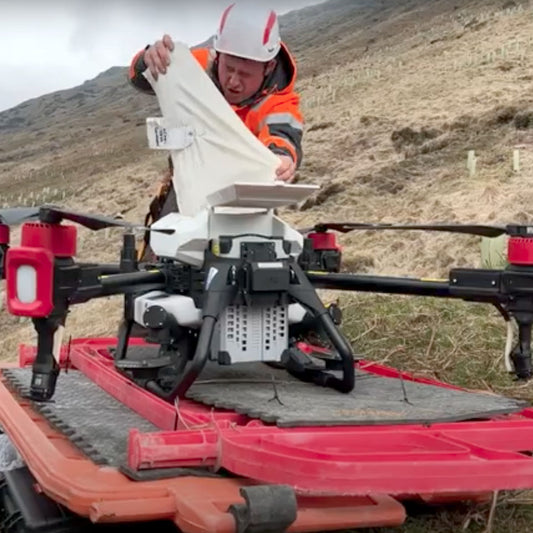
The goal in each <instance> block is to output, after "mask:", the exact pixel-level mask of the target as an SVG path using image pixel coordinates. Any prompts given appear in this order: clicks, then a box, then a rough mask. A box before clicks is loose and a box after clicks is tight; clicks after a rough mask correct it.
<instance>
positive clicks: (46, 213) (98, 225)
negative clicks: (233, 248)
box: [0, 206, 175, 235]
mask: <svg viewBox="0 0 533 533" xmlns="http://www.w3.org/2000/svg"><path fill="white" fill-rule="evenodd" d="M38 214H39V219H40V220H41V221H42V222H48V223H52V224H54V223H58V222H61V220H70V221H71V222H75V223H76V224H80V225H81V226H84V227H86V228H89V229H92V230H95V231H98V230H101V229H106V228H114V227H120V228H128V229H138V230H142V231H157V232H159V233H165V234H167V235H171V234H173V233H174V232H175V230H173V229H159V228H158V229H155V228H147V227H145V226H143V225H141V224H134V223H132V222H126V221H125V220H119V219H116V218H111V217H107V216H104V215H92V214H87V213H79V212H77V211H71V210H69V209H63V208H61V207H55V206H42V207H41V208H40V209H39V210H38ZM0 215H1V211H0Z"/></svg>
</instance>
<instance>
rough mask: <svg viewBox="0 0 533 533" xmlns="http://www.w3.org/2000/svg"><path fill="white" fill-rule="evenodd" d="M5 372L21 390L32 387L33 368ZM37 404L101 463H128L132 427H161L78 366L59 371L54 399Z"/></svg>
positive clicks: (115, 464)
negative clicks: (127, 404) (92, 378)
mask: <svg viewBox="0 0 533 533" xmlns="http://www.w3.org/2000/svg"><path fill="white" fill-rule="evenodd" d="M3 374H4V376H5V377H6V378H7V379H8V380H9V382H11V384H12V385H13V386H14V387H15V388H16V389H17V390H18V391H19V392H20V393H21V394H24V393H25V391H28V390H29V386H30V382H31V368H15V369H9V370H4V371H3ZM33 405H34V407H35V409H36V410H37V411H39V412H40V413H41V414H42V415H43V416H45V418H47V419H48V420H49V421H50V422H51V423H52V424H53V425H55V426H56V427H57V429H58V430H59V431H61V432H62V433H64V434H65V435H66V436H67V437H69V439H70V440H71V441H72V443H73V444H75V445H76V446H77V447H78V448H79V449H80V450H81V451H83V452H84V453H85V454H86V455H88V456H89V457H90V458H91V459H92V460H93V461H94V462H95V463H97V464H109V465H111V466H116V467H120V466H123V465H124V464H126V462H127V446H128V433H129V430H130V428H137V429H138V430H139V431H142V432H152V431H158V428H157V427H156V426H154V425H153V424H151V423H150V422H148V421H147V420H146V419H144V418H142V417H141V416H139V415H138V414H137V413H135V412H134V411H132V410H131V409H129V408H128V407H126V406H125V405H123V404H122V403H120V402H119V401H117V400H115V399H114V398H113V397H112V396H110V395H109V394H107V393H106V392H105V391H103V390H102V389H101V388H100V387H99V386H98V385H96V384H95V383H93V382H92V381H91V380H89V379H88V378H87V377H86V376H85V375H84V374H82V373H81V372H78V371H75V370H69V371H68V372H67V373H65V372H61V373H60V374H59V376H58V379H57V386H56V390H55V394H54V396H53V398H52V400H51V401H49V402H33Z"/></svg>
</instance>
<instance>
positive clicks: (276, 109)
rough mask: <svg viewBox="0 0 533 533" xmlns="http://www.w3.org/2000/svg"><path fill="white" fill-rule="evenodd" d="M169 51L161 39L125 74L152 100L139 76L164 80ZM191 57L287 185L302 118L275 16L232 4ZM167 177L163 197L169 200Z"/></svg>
mask: <svg viewBox="0 0 533 533" xmlns="http://www.w3.org/2000/svg"><path fill="white" fill-rule="evenodd" d="M173 48H174V43H173V41H172V38H171V37H170V36H169V35H164V36H163V38H162V39H161V40H159V41H157V42H156V43H155V44H153V45H151V46H147V47H146V48H145V49H144V50H141V51H140V52H138V53H137V54H136V55H135V57H134V58H133V60H132V63H131V67H130V71H129V77H130V81H131V82H132V83H133V85H134V86H135V87H136V88H138V89H139V90H141V91H144V92H147V93H151V94H153V89H152V88H151V86H150V84H149V82H148V81H147V80H146V78H145V77H144V76H143V75H142V73H143V72H144V71H145V70H146V69H149V70H150V72H151V74H152V75H153V76H154V78H156V79H157V77H158V76H159V75H164V74H165V73H166V68H167V66H168V65H169V64H170V51H172V50H173ZM192 54H193V55H194V57H195V58H196V60H197V61H198V62H199V63H200V65H201V66H202V67H203V68H204V70H205V71H206V73H207V74H208V75H209V77H210V78H211V80H212V81H213V83H214V84H215V85H216V86H217V88H218V89H219V90H220V92H221V93H222V94H223V96H224V97H225V99H226V100H227V102H228V103H229V104H230V105H231V107H232V108H233V110H234V111H235V112H236V113H237V115H238V116H239V117H240V118H241V119H242V121H243V122H244V124H245V125H246V126H247V127H248V128H249V130H250V131H251V132H252V133H253V134H254V135H255V136H256V137H257V138H258V139H259V140H260V141H261V142H262V143H263V144H264V145H265V146H266V147H268V148H269V149H270V150H271V151H272V152H273V153H275V154H277V155H278V156H279V159H280V165H279V167H278V169H277V176H276V177H277V179H279V180H282V181H285V182H292V181H293V180H294V176H295V172H296V169H297V168H298V166H299V165H300V163H301V160H302V147H301V144H302V122H303V118H302V114H301V111H300V109H299V95H298V94H297V93H296V92H295V90H294V86H295V82H296V64H295V61H294V59H293V58H292V56H291V54H290V52H289V50H288V48H287V46H286V45H285V44H284V43H283V42H282V41H281V38H280V33H279V23H278V17H277V15H276V13H275V12H274V11H273V10H271V9H268V8H264V7H260V6H258V5H256V3H255V2H244V3H234V4H232V5H230V6H229V7H227V8H226V9H225V11H224V12H223V14H222V17H221V19H220V24H219V27H218V31H217V33H216V35H215V38H214V42H213V47H212V48H197V49H193V50H192ZM169 176H171V172H170V173H167V192H170V193H171V194H172V195H174V194H175V193H174V191H168V188H169V187H170V188H171V185H170V183H169V181H170V180H169ZM165 203H167V202H166V201H165ZM172 203H175V200H174V201H173V202H172ZM166 210H167V209H165V211H166ZM159 215H160V216H162V213H159ZM152 218H153V217H152Z"/></svg>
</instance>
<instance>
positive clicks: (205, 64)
mask: <svg viewBox="0 0 533 533" xmlns="http://www.w3.org/2000/svg"><path fill="white" fill-rule="evenodd" d="M145 50H146V48H145V49H143V50H141V51H140V52H138V53H137V54H136V55H135V57H134V58H133V60H132V62H131V66H130V70H129V78H130V81H131V82H132V84H133V85H134V86H135V87H136V88H137V89H139V90H141V91H144V92H147V93H150V94H154V91H153V89H152V87H151V85H150V83H149V82H148V80H147V79H146V78H145V77H144V76H143V75H142V73H143V72H144V71H145V70H146V64H145V62H144V59H143V58H144V51H145ZM191 53H192V54H193V55H194V57H195V58H196V60H197V61H198V62H199V63H200V65H201V66H202V68H203V69H204V70H205V71H206V73H207V74H208V75H209V77H210V78H211V80H212V81H213V83H215V85H216V86H217V87H219V88H220V84H219V81H218V74H217V70H218V68H217V55H216V52H215V51H214V50H212V49H210V48H197V49H192V50H191ZM277 60H278V61H277V66H276V68H275V69H274V70H273V72H272V73H271V74H270V75H269V76H268V77H267V78H266V79H265V81H264V83H263V85H262V87H261V89H260V90H259V91H258V92H257V93H256V94H255V95H254V96H252V97H251V98H249V99H248V100H247V101H245V102H241V103H240V104H239V105H232V106H231V107H232V108H233V109H234V111H235V112H236V113H237V115H238V116H239V117H240V118H241V120H242V121H243V122H244V124H246V126H247V127H248V129H249V130H250V131H251V132H252V133H253V134H254V135H255V136H256V137H257V138H258V139H259V140H260V141H261V142H262V143H263V144H264V145H265V146H266V147H267V148H269V149H270V150H271V151H272V152H274V153H276V154H279V155H282V154H283V155H290V156H291V157H292V158H293V160H294V161H295V162H296V164H297V166H299V165H300V163H301V161H302V132H303V117H302V113H301V111H300V108H299V105H300V97H299V95H298V93H296V92H295V88H294V86H295V82H296V63H295V61H294V59H293V57H292V56H291V54H290V52H289V50H288V48H287V46H286V45H285V44H282V46H281V50H280V52H279V54H278V56H277Z"/></svg>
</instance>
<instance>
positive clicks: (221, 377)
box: [186, 363, 527, 427]
mask: <svg viewBox="0 0 533 533" xmlns="http://www.w3.org/2000/svg"><path fill="white" fill-rule="evenodd" d="M402 382H403V387H402ZM186 396H187V398H189V399H191V400H195V401H197V402H201V403H204V404H206V405H209V406H214V407H218V408H224V409H231V410H235V411H237V412H239V413H242V414H245V415H248V416H250V417H252V418H258V419H260V420H262V421H264V422H267V423H275V424H276V425H278V426H280V427H298V426H312V425H323V426H342V425H377V424H410V423H416V424H418V423H422V424H430V423H435V422H451V421H460V420H473V419H483V418H489V417H492V416H494V415H500V414H507V413H513V412H517V411H520V410H522V409H523V408H524V407H526V406H527V404H526V403H525V402H520V401H517V400H513V399H509V398H505V397H501V396H495V395H492V394H488V393H486V394H485V393H478V392H476V393H473V392H467V391H457V390H453V389H447V388H444V387H439V386H435V385H426V384H422V383H416V382H413V381H406V380H400V379H396V378H387V377H381V376H376V375H375V374H371V373H368V372H364V371H361V370H357V371H356V378H355V388H354V390H353V391H352V392H351V393H349V394H343V393H340V392H337V391H334V390H332V389H326V388H323V387H319V386H317V385H313V384H310V383H303V382H301V381H298V380H297V379H296V378H293V377H292V376H290V375H289V374H288V373H287V372H285V371H284V370H282V369H277V368H273V367H270V366H268V365H265V364H262V363H241V364H239V365H235V366H218V365H216V364H215V363H209V364H208V365H207V366H206V368H205V369H204V371H203V372H202V373H201V374H200V376H199V377H198V379H197V380H196V382H195V383H194V384H193V385H192V386H191V388H190V389H189V390H188V392H187V394H186Z"/></svg>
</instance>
